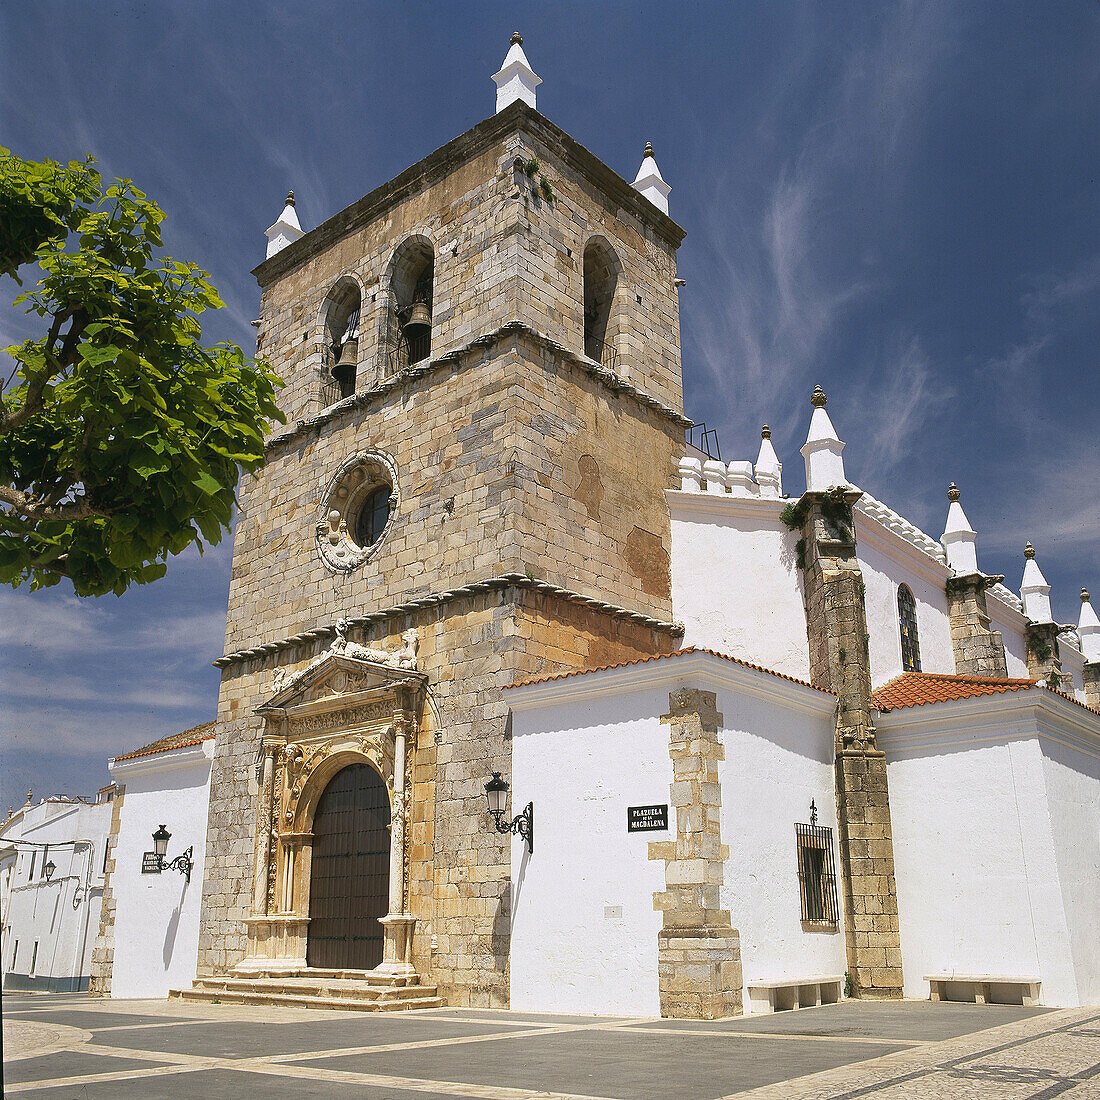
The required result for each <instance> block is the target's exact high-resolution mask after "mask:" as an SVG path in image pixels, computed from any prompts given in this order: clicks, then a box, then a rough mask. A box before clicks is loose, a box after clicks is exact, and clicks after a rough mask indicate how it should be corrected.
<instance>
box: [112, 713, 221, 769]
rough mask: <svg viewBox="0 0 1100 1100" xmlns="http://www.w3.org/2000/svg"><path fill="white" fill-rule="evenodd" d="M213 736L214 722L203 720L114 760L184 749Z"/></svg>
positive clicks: (199, 743)
mask: <svg viewBox="0 0 1100 1100" xmlns="http://www.w3.org/2000/svg"><path fill="white" fill-rule="evenodd" d="M213 736H214V723H213V722H204V723H203V724H202V725H201V726H192V727H191V728H190V729H189V730H183V732H182V733H173V734H171V735H170V736H168V737H162V738H161V739H160V740H159V741H152V742H150V743H149V744H148V745H143V746H142V747H141V748H140V749H134V751H133V752H128V753H125V754H124V755H123V756H116V757H115V759H116V760H133V759H135V758H136V757H138V756H154V755H155V754H156V753H158V752H169V751H170V750H171V749H186V748H190V746H192V745H201V744H202V743H203V741H209V740H210V739H211V738H212V737H213Z"/></svg>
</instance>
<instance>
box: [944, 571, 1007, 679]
mask: <svg viewBox="0 0 1100 1100" xmlns="http://www.w3.org/2000/svg"><path fill="white" fill-rule="evenodd" d="M1003 580H1004V577H987V576H986V575H985V574H984V573H966V574H964V575H962V576H957V577H951V578H949V579H948V581H947V586H946V591H947V603H948V608H949V611H950V616H951V647H952V649H954V651H955V672H956V673H957V674H958V675H959V676H1007V675H1008V665H1007V663H1006V662H1005V647H1004V642H1003V641H1002V640H1001V633H1000V631H999V630H991V629H990V627H989V611H988V610H987V608H986V602H985V593H986V589H987V588H992V587H993V586H994V585H995V584H999V583H1000V582H1001V581H1003Z"/></svg>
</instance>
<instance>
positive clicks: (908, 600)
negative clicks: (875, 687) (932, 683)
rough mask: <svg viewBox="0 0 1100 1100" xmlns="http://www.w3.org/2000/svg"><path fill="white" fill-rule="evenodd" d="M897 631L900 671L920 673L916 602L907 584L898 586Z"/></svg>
mask: <svg viewBox="0 0 1100 1100" xmlns="http://www.w3.org/2000/svg"><path fill="white" fill-rule="evenodd" d="M898 630H899V632H900V633H901V669H902V671H903V672H920V641H919V640H918V638H917V602H916V600H914V599H913V593H912V592H911V591H910V590H909V586H908V585H907V584H902V585H899V586H898Z"/></svg>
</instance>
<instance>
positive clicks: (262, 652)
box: [211, 573, 684, 668]
mask: <svg viewBox="0 0 1100 1100" xmlns="http://www.w3.org/2000/svg"><path fill="white" fill-rule="evenodd" d="M504 588H522V589H526V590H528V591H531V592H535V593H541V594H544V595H548V596H554V597H555V598H557V599H561V600H566V601H568V602H569V603H573V604H577V605H579V606H581V607H590V608H592V609H593V610H594V611H602V612H603V613H604V614H606V615H609V616H611V617H612V618H615V619H621V620H626V621H629V622H632V623H637V624H638V625H639V626H645V627H648V628H649V629H651V630H660V631H663V632H665V633H666V634H670V635H672V636H673V637H676V638H680V637H683V633H684V625H683V623H674V622H665V621H664V620H662V619H655V618H653V617H652V616H651V615H643V614H642V613H641V612H639V611H631V610H629V609H628V608H625V607H619V606H617V605H616V604H611V603H606V602H605V601H603V600H597V599H594V598H592V597H591V596H584V595H582V594H581V593H579V592H572V591H570V590H569V589H567V588H559V587H558V586H557V585H554V584H550V583H548V582H547V581H536V580H532V579H531V578H530V577H526V576H524V575H523V574H522V573H504V574H502V575H501V576H499V577H487V578H486V579H485V580H482V581H473V582H471V583H470V584H464V585H462V586H461V587H459V588H452V589H449V590H448V591H446V592H435V593H430V594H429V595H427V596H420V597H418V598H417V599H415V600H408V601H407V602H405V603H401V604H396V605H395V606H393V607H387V608H385V609H384V610H381V611H375V612H373V613H372V614H370V615H364V616H362V617H360V618H358V619H348V625H349V626H353V627H366V626H373V625H374V624H376V623H381V622H385V621H386V620H387V619H393V618H397V617H398V616H404V615H408V614H410V613H411V612H414V611H420V610H422V609H423V608H429V607H439V606H441V605H443V604H447V603H452V602H454V601H455V600H460V599H464V598H466V597H468V596H476V595H479V594H481V593H483V592H494V591H500V590H501V589H504ZM335 635H336V630H335V628H334V627H332V626H322V627H318V628H317V629H315V630H306V631H303V632H302V633H301V634H295V635H293V636H292V637H289V638H282V639H279V640H278V641H274V642H265V643H264V644H263V645H258V646H252V647H251V648H249V649H241V650H237V651H235V652H233V653H226V654H225V655H224V656H222V657H219V658H218V659H217V660H216V661H213V662H211V663H212V664H213V665H214V667H215V668H228V667H229V666H230V665H234V664H239V663H240V662H242V661H250V660H254V659H256V658H263V657H268V656H270V655H272V654H274V653H280V652H282V651H284V650H287V649H292V648H295V647H297V646H300V645H312V644H314V643H316V642H321V641H328V640H330V639H332V638H333V637H335Z"/></svg>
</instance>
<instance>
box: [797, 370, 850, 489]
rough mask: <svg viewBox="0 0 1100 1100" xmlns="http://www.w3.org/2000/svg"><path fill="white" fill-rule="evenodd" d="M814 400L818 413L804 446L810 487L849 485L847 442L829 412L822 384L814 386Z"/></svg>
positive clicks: (807, 480)
mask: <svg viewBox="0 0 1100 1100" xmlns="http://www.w3.org/2000/svg"><path fill="white" fill-rule="evenodd" d="M810 401H811V402H812V404H813V407H814V414H813V416H811V417H810V430H809V432H807V434H806V442H805V443H804V444H803V446H802V457H803V458H804V459H805V460H806V489H807V491H808V492H815V491H818V490H825V489H833V488H835V487H836V486H838V485H847V484H848V479H847V478H846V477H845V476H844V459H843V458H842V457H841V455H842V452H843V451H844V444H843V443H842V442H841V441H840V437H839V436H838V435H837V434H836V428H834V427H833V422H832V421H831V420H830V419H829V414H828V413H827V412H826V411H825V401H826V397H825V394H824V393H823V392H822V390H821V387H820V386H815V387H814V392H813V396H812V397H811V398H810Z"/></svg>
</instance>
